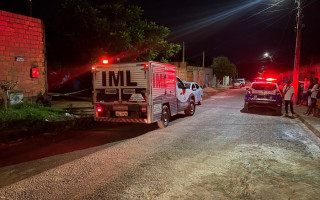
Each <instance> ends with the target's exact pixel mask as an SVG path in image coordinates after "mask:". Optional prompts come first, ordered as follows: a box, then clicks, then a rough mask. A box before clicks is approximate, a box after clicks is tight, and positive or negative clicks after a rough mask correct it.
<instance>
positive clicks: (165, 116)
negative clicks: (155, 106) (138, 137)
mask: <svg viewBox="0 0 320 200" xmlns="http://www.w3.org/2000/svg"><path fill="white" fill-rule="evenodd" d="M169 122H170V110H169V108H168V106H167V105H163V106H162V113H161V120H159V121H157V124H158V126H159V128H166V127H167V126H168V125H169Z"/></svg>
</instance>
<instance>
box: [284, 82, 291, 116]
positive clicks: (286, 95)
mask: <svg viewBox="0 0 320 200" xmlns="http://www.w3.org/2000/svg"><path fill="white" fill-rule="evenodd" d="M290 84H291V81H290V80H289V81H288V82H287V84H286V85H285V86H284V87H283V90H282V91H283V100H284V106H285V110H286V114H285V116H288V105H289V104H290V111H291V114H292V115H294V112H293V103H292V97H293V94H294V88H293V87H292V86H291V85H290Z"/></svg>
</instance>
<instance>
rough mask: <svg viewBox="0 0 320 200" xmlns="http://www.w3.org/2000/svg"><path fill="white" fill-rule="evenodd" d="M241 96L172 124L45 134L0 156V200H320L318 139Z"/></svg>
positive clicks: (230, 95) (219, 98)
mask: <svg viewBox="0 0 320 200" xmlns="http://www.w3.org/2000/svg"><path fill="white" fill-rule="evenodd" d="M244 93H245V89H232V90H228V91H227V92H224V93H220V94H218V95H216V96H212V97H211V98H210V99H208V100H206V101H204V103H203V105H201V106H197V108H196V109H197V110H196V114H195V115H194V116H192V117H184V116H183V115H179V116H177V117H175V118H174V119H173V121H172V122H171V123H170V126H169V127H167V128H165V129H158V128H157V126H156V125H141V124H129V125H124V126H118V127H114V126H112V127H110V126H98V127H97V128H96V129H93V130H82V131H73V132H67V133H65V134H62V135H61V134H59V135H52V134H48V135H46V136H44V137H41V138H34V139H32V140H29V141H24V142H21V143H17V144H14V145H12V146H11V147H7V148H6V149H1V150H0V151H1V153H0V158H1V160H0V161H1V168H0V177H1V180H0V184H1V185H0V187H1V188H0V199H299V200H300V199H320V190H319V188H320V148H319V146H320V139H319V138H317V137H316V136H314V135H313V133H312V132H311V131H309V130H308V129H307V128H306V127H305V126H304V125H303V124H302V123H301V122H300V121H299V120H298V119H290V118H285V117H281V116H280V117H279V116H274V112H273V111H272V110H267V109H254V110H252V111H251V112H250V113H242V112H240V110H241V109H242V106H243V96H244Z"/></svg>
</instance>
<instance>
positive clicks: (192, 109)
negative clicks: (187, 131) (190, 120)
mask: <svg viewBox="0 0 320 200" xmlns="http://www.w3.org/2000/svg"><path fill="white" fill-rule="evenodd" d="M195 112H196V104H195V103H194V101H193V99H190V105H189V107H188V109H187V110H185V111H184V113H185V114H186V115H188V116H192V115H193V114H194V113H195Z"/></svg>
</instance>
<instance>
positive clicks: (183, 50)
mask: <svg viewBox="0 0 320 200" xmlns="http://www.w3.org/2000/svg"><path fill="white" fill-rule="evenodd" d="M184 53H185V47H184V42H183V43H182V65H184V56H185V55H184Z"/></svg>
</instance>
